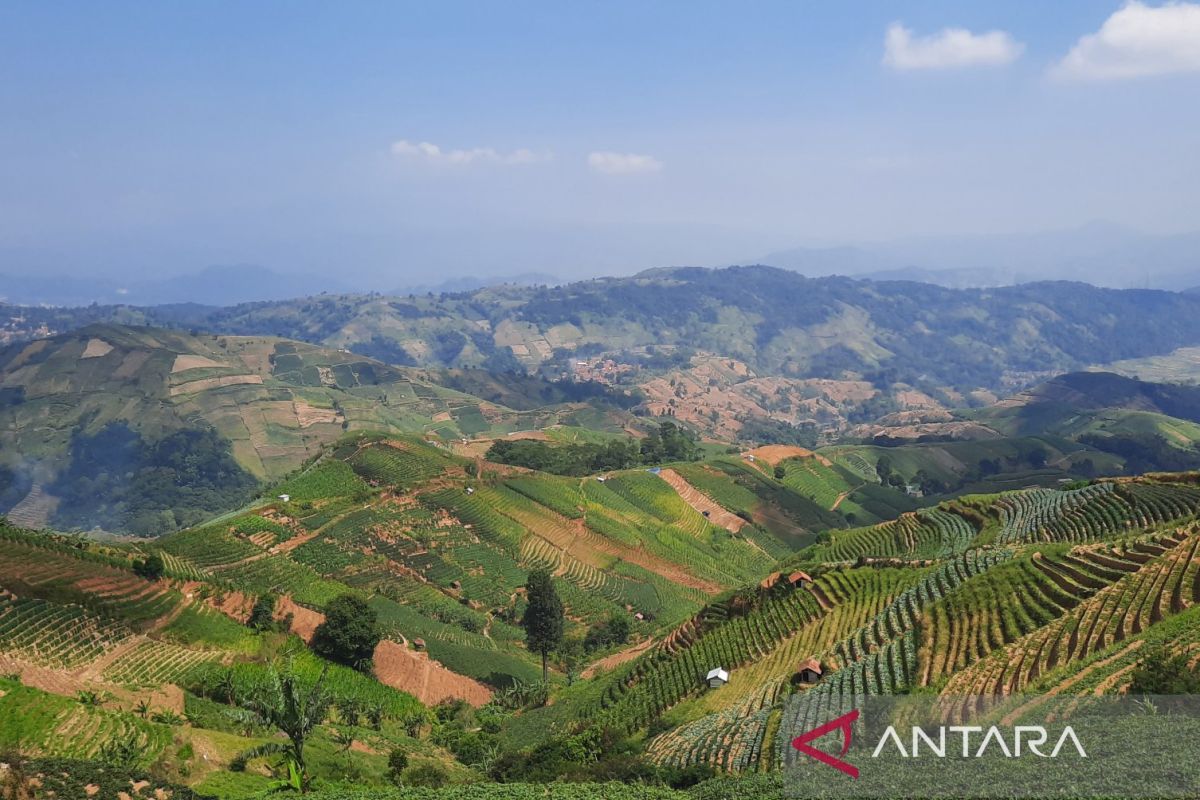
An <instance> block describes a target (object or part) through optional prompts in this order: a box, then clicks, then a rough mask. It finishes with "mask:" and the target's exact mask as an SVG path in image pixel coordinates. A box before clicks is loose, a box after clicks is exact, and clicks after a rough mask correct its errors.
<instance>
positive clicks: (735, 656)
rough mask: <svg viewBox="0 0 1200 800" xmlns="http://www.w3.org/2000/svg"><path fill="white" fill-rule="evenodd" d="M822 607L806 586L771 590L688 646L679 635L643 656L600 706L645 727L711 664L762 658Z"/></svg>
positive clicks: (697, 683)
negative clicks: (805, 589)
mask: <svg viewBox="0 0 1200 800" xmlns="http://www.w3.org/2000/svg"><path fill="white" fill-rule="evenodd" d="M820 613H821V609H820V606H819V605H818V604H817V602H816V600H815V599H814V598H813V596H812V595H811V594H810V593H809V592H807V591H803V590H797V591H789V592H786V593H784V594H780V595H772V596H769V597H767V598H765V599H763V600H762V601H761V602H760V604H759V605H757V606H756V607H754V608H753V609H751V610H750V611H748V612H747V613H745V614H744V615H741V616H736V617H733V618H731V619H728V620H727V621H726V622H724V624H720V625H717V626H715V627H712V628H710V629H708V630H700V631H697V632H696V633H695V634H694V638H693V639H692V640H691V641H689V642H687V646H682V645H683V642H682V641H680V640H679V639H675V640H673V642H672V645H671V646H668V647H660V648H658V649H656V650H654V651H652V652H651V653H650V654H648V655H647V656H644V657H643V658H642V659H641V660H640V661H639V662H638V664H637V666H636V668H635V669H634V670H632V671H631V672H630V673H629V674H627V675H626V676H624V678H623V680H621V681H620V682H617V683H615V684H611V685H610V686H609V687H608V690H607V691H606V693H605V695H604V696H603V697H602V698H601V701H600V706H601V708H600V709H597V711H598V712H599V713H600V714H601V715H602V716H603V717H604V718H605V719H607V720H608V721H609V722H611V724H613V725H616V726H619V727H621V728H623V729H626V730H637V729H638V728H641V727H644V726H645V725H646V724H648V723H649V721H650V720H652V719H654V718H656V717H657V716H658V715H660V714H661V713H662V712H663V711H665V710H666V709H667V708H670V707H671V706H673V705H674V704H676V703H678V702H679V701H680V700H682V699H683V698H685V697H687V696H689V695H693V694H695V693H697V692H699V691H700V690H701V689H702V688H703V686H704V683H703V679H704V676H705V674H706V673H707V672H708V671H709V670H711V669H713V668H714V667H723V668H724V669H727V670H732V669H734V668H736V667H739V666H741V665H743V664H746V663H747V662H750V661H753V660H755V659H759V658H762V657H763V656H765V655H767V654H768V653H770V652H771V651H772V650H773V649H774V648H775V647H776V646H777V645H778V643H779V642H781V641H783V640H784V639H786V638H788V637H789V636H791V635H792V634H793V633H794V632H795V631H796V630H798V629H800V628H801V627H803V626H804V625H806V624H809V623H810V622H812V621H813V620H814V619H816V618H817V617H818V616H819V615H820Z"/></svg>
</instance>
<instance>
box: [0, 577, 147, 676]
mask: <svg viewBox="0 0 1200 800" xmlns="http://www.w3.org/2000/svg"><path fill="white" fill-rule="evenodd" d="M130 635H131V632H130V631H129V629H128V628H126V627H125V626H124V625H121V624H120V623H117V622H114V621H112V620H109V619H105V618H103V617H100V616H98V615H96V614H93V613H90V612H88V611H86V610H85V609H83V608H80V607H79V606H75V605H58V604H56V603H50V602H47V601H45V600H37V599H18V598H15V597H13V596H12V595H10V594H7V593H5V592H4V591H3V590H0V651H3V652H4V653H8V654H12V655H16V656H18V657H19V658H21V659H23V660H26V661H29V662H31V663H34V664H40V665H43V666H47V667H57V668H60V669H67V670H73V669H78V668H79V667H81V666H83V665H84V664H87V663H89V662H91V661H93V660H95V659H97V658H99V657H100V656H102V655H104V654H105V653H106V652H108V651H109V650H112V649H113V648H115V647H116V646H117V645H119V644H120V643H121V642H122V641H124V640H125V639H127V638H129V636H130Z"/></svg>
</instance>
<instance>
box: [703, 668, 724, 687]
mask: <svg viewBox="0 0 1200 800" xmlns="http://www.w3.org/2000/svg"><path fill="white" fill-rule="evenodd" d="M704 680H705V681H706V682H707V683H708V688H710V689H719V688H721V687H722V686H724V685H725V684H727V683H729V673H728V672H726V671H725V670H723V669H721V668H720V667H714V668H712V669H710V670H709V671H708V674H707V675H705V676H704Z"/></svg>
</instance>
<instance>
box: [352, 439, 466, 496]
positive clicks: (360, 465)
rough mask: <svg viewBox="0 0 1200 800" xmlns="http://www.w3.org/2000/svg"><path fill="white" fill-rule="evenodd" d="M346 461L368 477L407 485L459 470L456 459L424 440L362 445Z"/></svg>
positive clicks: (403, 485) (459, 471) (383, 482)
mask: <svg viewBox="0 0 1200 800" xmlns="http://www.w3.org/2000/svg"><path fill="white" fill-rule="evenodd" d="M347 463H348V464H349V465H350V466H351V467H352V468H353V470H354V471H355V472H356V473H358V474H359V475H360V476H361V477H363V478H364V479H366V480H367V481H375V482H378V483H382V484H387V485H390V486H401V487H410V486H415V485H416V484H418V483H420V482H422V481H427V480H429V479H430V478H434V477H437V476H438V475H441V474H442V473H444V472H447V471H457V472H458V473H459V474H460V475H461V474H462V472H463V471H462V465H461V462H460V461H459V460H458V459H455V458H453V457H452V456H450V455H446V454H443V453H441V452H440V451H438V450H437V449H435V448H433V447H430V446H429V445H424V444H414V443H411V442H405V441H400V440H393V441H387V442H380V443H375V444H372V445H368V446H366V447H363V448H362V449H360V450H358V451H357V452H355V453H354V454H353V455H351V456H350V457H349V458H348V459H347Z"/></svg>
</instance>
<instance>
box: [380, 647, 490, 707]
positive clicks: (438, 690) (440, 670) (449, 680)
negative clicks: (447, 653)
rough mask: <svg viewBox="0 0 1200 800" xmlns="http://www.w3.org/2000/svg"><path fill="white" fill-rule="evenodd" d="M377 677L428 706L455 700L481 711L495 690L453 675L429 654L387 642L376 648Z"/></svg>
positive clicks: (463, 676)
mask: <svg viewBox="0 0 1200 800" xmlns="http://www.w3.org/2000/svg"><path fill="white" fill-rule="evenodd" d="M375 675H376V677H378V678H379V680H380V682H382V683H385V684H387V685H388V686H392V687H395V688H397V689H400V690H402V691H405V692H409V693H410V694H412V695H413V696H415V697H416V698H417V699H418V700H420V701H421V702H422V703H424V704H425V705H429V706H432V705H436V704H438V703H439V702H441V701H442V700H445V699H447V698H454V699H462V700H466V701H467V702H468V703H470V704H471V705H473V706H476V707H479V706H483V705H486V704H487V703H488V701H489V700H491V699H492V690H491V689H489V688H488V687H486V686H484V685H483V684H482V683H479V682H478V681H475V680H472V679H471V678H468V677H466V676H465V675H459V674H457V673H455V672H451V671H450V670H448V669H446V668H445V667H444V666H442V665H441V664H440V663H438V662H437V661H434V660H433V659H431V658H430V657H429V655H428V654H427V653H417V652H413V651H412V650H409V649H408V648H406V647H404V646H403V645H399V644H397V643H396V642H391V641H387V640H384V641H382V642H380V643H379V646H378V647H376V648H375Z"/></svg>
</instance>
